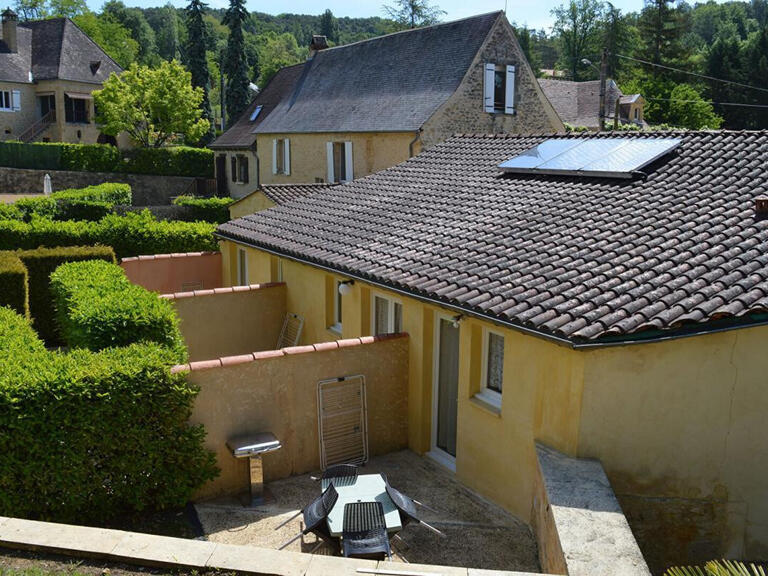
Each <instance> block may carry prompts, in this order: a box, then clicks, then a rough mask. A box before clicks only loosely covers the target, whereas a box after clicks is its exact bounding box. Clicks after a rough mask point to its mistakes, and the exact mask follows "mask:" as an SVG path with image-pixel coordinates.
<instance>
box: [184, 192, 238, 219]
mask: <svg viewBox="0 0 768 576" xmlns="http://www.w3.org/2000/svg"><path fill="white" fill-rule="evenodd" d="M232 202H234V199H233V198H217V197H213V198H199V197H197V196H178V197H176V199H174V201H173V203H174V204H176V205H177V206H186V207H187V215H186V216H185V217H184V219H185V220H192V221H201V222H215V223H216V224H224V223H225V222H229V206H230V204H232Z"/></svg>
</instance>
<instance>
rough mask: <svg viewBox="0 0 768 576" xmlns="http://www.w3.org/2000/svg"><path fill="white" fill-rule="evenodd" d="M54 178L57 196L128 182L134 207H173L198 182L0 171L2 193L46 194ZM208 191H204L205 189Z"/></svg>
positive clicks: (139, 176)
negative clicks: (46, 182)
mask: <svg viewBox="0 0 768 576" xmlns="http://www.w3.org/2000/svg"><path fill="white" fill-rule="evenodd" d="M46 174H50V175H51V184H52V185H53V190H54V192H55V191H56V190H63V189H66V188H85V187H86V186H94V185H96V184H103V183H104V182H124V183H126V184H130V185H131V190H132V191H133V205H134V206H151V205H162V204H170V203H171V198H173V197H175V196H180V195H182V194H185V193H190V192H196V190H197V189H196V188H195V186H196V184H197V182H198V180H200V181H202V182H205V180H204V179H199V178H187V177H183V176H156V175H151V174H120V173H114V172H72V171H68V170H48V171H46V170H28V169H23V168H7V167H0V193H3V194H36V193H42V191H43V178H45V175H46ZM203 189H204V188H203Z"/></svg>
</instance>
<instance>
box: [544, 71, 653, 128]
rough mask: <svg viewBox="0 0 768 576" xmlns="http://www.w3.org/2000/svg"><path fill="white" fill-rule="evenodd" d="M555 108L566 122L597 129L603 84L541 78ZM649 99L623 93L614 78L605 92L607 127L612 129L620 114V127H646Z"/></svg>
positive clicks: (607, 84)
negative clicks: (646, 100)
mask: <svg viewBox="0 0 768 576" xmlns="http://www.w3.org/2000/svg"><path fill="white" fill-rule="evenodd" d="M539 86H541V89H542V90H544V94H546V96H547V98H548V99H549V101H550V102H551V103H552V106H554V107H555V110H556V111H557V114H558V115H559V116H560V118H561V120H562V121H563V122H566V123H568V124H570V125H572V126H583V127H586V128H589V129H590V130H597V129H598V128H599V126H600V82H599V81H598V80H591V81H588V82H573V81H571V80H558V79H553V78H539ZM644 107H645V98H643V97H642V95H640V94H623V93H622V92H621V89H620V88H619V86H618V84H616V82H615V81H613V80H612V79H609V80H608V81H607V83H606V89H605V124H606V126H612V125H613V123H614V119H615V118H616V114H617V111H618V123H619V124H636V125H637V126H641V127H642V126H645V125H646V124H645V118H644V117H643V109H644Z"/></svg>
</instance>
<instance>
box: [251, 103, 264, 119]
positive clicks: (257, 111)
mask: <svg viewBox="0 0 768 576" xmlns="http://www.w3.org/2000/svg"><path fill="white" fill-rule="evenodd" d="M262 108H263V106H261V105H259V106H256V108H254V109H253V112H251V122H255V121H256V118H258V117H259V114H261V109H262Z"/></svg>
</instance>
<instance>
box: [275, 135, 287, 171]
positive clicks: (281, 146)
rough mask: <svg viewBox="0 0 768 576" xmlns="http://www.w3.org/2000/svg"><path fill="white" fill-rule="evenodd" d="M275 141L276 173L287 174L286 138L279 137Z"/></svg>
mask: <svg viewBox="0 0 768 576" xmlns="http://www.w3.org/2000/svg"><path fill="white" fill-rule="evenodd" d="M275 142H276V143H277V144H276V145H275V162H276V164H277V169H276V174H285V140H283V139H278V140H276V141H275Z"/></svg>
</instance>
